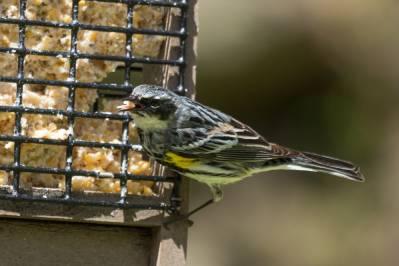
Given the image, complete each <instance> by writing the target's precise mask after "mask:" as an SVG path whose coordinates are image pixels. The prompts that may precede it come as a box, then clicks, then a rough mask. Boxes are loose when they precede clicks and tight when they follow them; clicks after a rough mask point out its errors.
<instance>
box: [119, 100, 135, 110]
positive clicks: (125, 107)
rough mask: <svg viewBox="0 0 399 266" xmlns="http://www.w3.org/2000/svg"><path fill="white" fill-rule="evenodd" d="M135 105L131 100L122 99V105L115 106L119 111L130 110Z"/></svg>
mask: <svg viewBox="0 0 399 266" xmlns="http://www.w3.org/2000/svg"><path fill="white" fill-rule="evenodd" d="M135 107H136V105H135V104H134V103H133V102H132V101H127V100H126V101H123V104H122V105H119V106H117V107H116V108H117V109H118V111H119V112H123V111H131V110H133V109H134V108H135Z"/></svg>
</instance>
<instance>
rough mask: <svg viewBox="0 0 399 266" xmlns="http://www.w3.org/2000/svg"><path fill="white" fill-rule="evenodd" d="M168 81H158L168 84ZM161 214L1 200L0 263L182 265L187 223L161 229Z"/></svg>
mask: <svg viewBox="0 0 399 266" xmlns="http://www.w3.org/2000/svg"><path fill="white" fill-rule="evenodd" d="M188 2H189V8H188V10H187V12H188V13H187V18H188V38H187V39H186V51H185V59H186V62H187V65H186V67H185V86H186V88H187V89H188V91H189V93H190V94H191V95H194V92H195V72H196V65H195V63H196V47H197V33H198V24H197V23H198V19H197V0H188ZM171 23H173V20H172V22H171ZM165 50H168V49H165ZM144 71H145V72H144V76H145V75H146V73H152V74H150V76H152V78H154V73H156V72H155V69H150V68H147V67H145V68H144ZM165 71H167V72H168V73H169V71H172V70H170V69H168V70H162V72H163V73H162V74H165ZM158 73H159V72H158ZM150 76H148V77H150ZM158 77H159V76H158ZM170 80H172V79H163V80H162V81H161V83H162V84H163V85H166V86H168V85H172V83H170V82H171V81H170ZM180 190H181V196H182V208H181V212H182V213H186V212H187V211H188V195H189V192H188V181H187V180H186V179H185V178H183V180H182V183H181V185H180ZM165 215H166V214H165V213H164V212H162V211H157V210H131V209H127V210H122V209H115V208H112V207H100V206H84V205H72V204H70V205H64V204H56V203H47V202H45V201H41V202H27V201H9V200H1V201H0V240H1V241H0V249H1V250H2V251H3V254H4V256H3V257H2V259H1V263H0V264H1V265H86V266H90V265H119V266H122V265H151V266H169V265H173V266H181V265H185V262H186V252H187V231H188V226H187V224H186V223H185V222H178V223H175V224H172V225H170V226H169V230H168V229H165V228H164V227H162V226H161V222H162V220H163V218H164V217H165Z"/></svg>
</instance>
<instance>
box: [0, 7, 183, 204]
mask: <svg viewBox="0 0 399 266" xmlns="http://www.w3.org/2000/svg"><path fill="white" fill-rule="evenodd" d="M86 1H93V2H106V3H123V4H125V5H127V14H126V18H127V19H126V22H127V23H126V25H127V26H126V27H115V26H101V25H91V24H83V23H80V22H79V20H78V12H79V0H72V22H71V23H60V22H52V21H42V20H29V19H27V18H26V16H25V10H26V3H27V0H20V1H19V18H7V17H0V24H2V23H7V24H17V25H18V27H19V37H18V44H19V45H18V47H17V48H5V47H0V52H5V53H10V54H16V55H17V56H18V69H17V71H18V72H17V76H16V77H4V76H0V82H8V83H16V101H15V104H14V105H13V106H0V112H12V113H14V114H15V126H14V134H13V135H0V141H13V142H14V143H15V145H14V163H13V165H0V170H4V171H10V172H13V176H14V178H13V186H12V193H0V198H3V199H12V200H28V201H29V200H30V201H46V202H58V203H59V202H61V203H72V204H86V205H102V206H116V207H122V208H137V209H159V210H168V211H174V210H176V208H177V207H178V205H179V198H178V195H175V193H176V190H177V189H174V195H172V198H171V199H169V201H168V202H156V203H154V202H152V203H151V202H145V201H142V200H141V201H140V202H138V201H135V200H132V199H130V198H128V197H127V187H126V183H127V180H136V181H137V180H151V181H155V182H173V183H174V184H175V187H177V186H178V183H179V180H178V177H167V176H138V175H133V174H129V173H128V172H127V166H128V152H129V150H136V151H141V146H140V145H133V144H130V143H129V141H128V132H129V122H130V120H131V118H130V117H129V116H128V115H127V114H111V113H106V112H79V111H75V110H74V106H75V93H76V89H77V88H85V89H106V90H113V91H119V92H125V93H130V92H131V91H132V89H133V84H132V82H131V71H132V69H134V67H133V66H132V64H134V63H141V64H158V65H170V66H176V67H178V69H179V80H178V86H177V87H176V88H175V91H176V92H177V93H179V94H185V93H186V91H185V90H184V70H185V58H184V55H185V46H186V45H185V38H186V36H187V32H186V29H187V15H186V13H187V8H188V4H187V3H186V1H185V0H173V1H172V0H86ZM136 5H150V6H160V7H169V8H178V9H179V10H180V16H181V18H180V22H179V24H180V25H179V27H180V29H179V30H178V31H171V30H158V29H157V30H153V29H138V28H135V27H133V13H134V12H133V10H134V7H135V6H136ZM26 26H44V27H53V28H63V29H70V31H71V47H70V50H69V51H67V52H59V51H38V50H33V49H28V48H26V47H25V30H26ZM81 29H83V30H96V31H102V32H118V33H124V34H125V35H126V48H125V56H110V55H99V54H87V53H81V52H79V51H78V49H77V41H78V40H77V36H78V32H79V30H81ZM133 34H145V35H160V36H168V37H178V38H179V39H180V47H179V48H180V51H181V54H180V57H179V58H178V59H177V60H170V59H154V58H149V57H136V56H134V55H133V44H132V36H133ZM26 55H40V56H52V57H55V56H58V57H64V58H68V59H69V64H70V70H69V78H68V80H66V81H61V80H44V79H35V78H25V77H24V60H25V56H26ZM78 59H95V60H108V61H119V62H124V83H123V84H105V83H87V82H79V81H77V79H76V62H77V60H78ZM24 84H41V85H52V86H63V87H67V88H68V104H67V109H66V110H54V109H42V108H28V107H24V106H23V105H22V93H23V86H24ZM25 113H27V114H43V115H63V116H66V117H67V119H68V120H67V121H68V128H69V129H70V130H69V132H70V133H69V135H68V138H67V139H66V140H56V139H43V138H32V137H28V136H24V135H22V134H21V131H22V127H21V118H22V115H23V114H25ZM77 117H79V118H97V119H110V120H119V121H122V138H121V140H122V141H121V143H103V142H101V143H100V142H92V141H85V140H78V139H75V136H74V134H73V130H72V129H73V126H74V121H75V118H77ZM22 143H38V144H50V145H63V146H66V162H65V168H48V167H30V166H25V165H23V164H21V145H22ZM77 146H80V147H93V148H112V149H119V150H121V167H120V172H119V173H114V174H112V177H113V178H116V179H119V180H120V185H121V192H120V198H119V200H117V201H110V200H93V199H90V197H86V198H80V197H79V198H76V197H74V196H73V194H72V177H73V176H87V177H88V176H92V177H97V178H110V174H109V173H101V172H97V171H86V170H76V169H73V168H72V163H73V158H72V152H73V148H74V147H77ZM23 172H30V173H43V174H60V175H64V176H65V192H64V195H63V197H51V198H46V197H42V196H41V197H38V196H33V195H31V194H26V193H22V192H21V190H20V187H19V182H20V174H21V173H23Z"/></svg>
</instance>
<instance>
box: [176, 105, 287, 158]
mask: <svg viewBox="0 0 399 266" xmlns="http://www.w3.org/2000/svg"><path fill="white" fill-rule="evenodd" d="M200 107H202V108H195V109H194V110H196V112H198V113H195V114H191V116H190V117H196V120H197V121H194V122H195V123H196V125H194V126H193V121H187V120H185V121H183V122H182V123H180V124H179V126H178V127H174V128H173V130H171V131H170V132H169V133H170V134H169V135H170V136H169V141H168V143H170V146H169V147H168V150H169V151H172V152H174V153H177V154H179V155H181V156H184V157H195V158H203V159H209V160H213V161H236V160H240V161H248V162H256V161H265V160H269V159H274V158H281V157H285V156H287V154H288V153H289V152H290V151H289V150H287V149H284V148H282V147H281V146H278V145H276V144H272V143H269V142H267V141H266V140H265V139H264V138H263V137H261V136H260V135H259V134H258V133H257V132H256V131H254V130H253V129H251V128H250V127H249V126H247V125H245V124H243V123H241V122H239V121H238V120H236V119H234V118H231V117H229V116H227V115H225V114H223V113H221V112H219V111H217V110H214V109H209V108H206V109H203V106H200Z"/></svg>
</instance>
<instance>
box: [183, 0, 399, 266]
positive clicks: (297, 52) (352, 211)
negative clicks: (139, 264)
mask: <svg viewBox="0 0 399 266" xmlns="http://www.w3.org/2000/svg"><path fill="white" fill-rule="evenodd" d="M199 2H200V6H199V7H200V9H199V15H200V36H199V58H198V85H197V89H198V94H197V99H198V100H199V101H201V102H203V103H205V104H207V105H210V106H213V107H215V108H218V109H221V110H222V111H225V112H227V113H230V114H232V115H233V116H235V117H236V118H238V119H240V120H242V121H245V122H246V123H247V124H249V125H251V126H252V127H253V128H254V129H256V130H257V131H258V132H259V133H261V134H263V135H264V136H265V137H266V138H267V139H268V140H270V141H272V142H276V143H280V144H284V145H286V146H289V147H292V148H296V149H301V150H307V151H313V152H318V153H322V154H326V155H331V156H335V157H339V158H342V159H346V160H351V161H354V162H356V163H357V164H359V165H360V166H361V168H362V170H363V173H364V175H365V176H366V178H367V182H366V183H363V184H361V183H354V182H350V181H347V180H343V179H340V178H336V177H332V176H328V175H324V174H315V173H308V172H272V173H267V174H259V175H256V176H254V177H251V178H248V179H247V180H245V181H243V182H241V183H237V184H234V185H230V186H227V187H225V189H224V191H225V198H224V200H223V201H222V202H220V203H218V204H215V205H213V206H211V207H209V208H207V209H205V210H203V211H202V212H200V213H198V214H196V215H195V216H193V220H194V222H195V224H194V226H193V227H192V228H191V229H190V235H189V245H188V265H190V266H203V265H211V266H213V265H217V266H236V265H237V266H239V265H273V266H279V265H283V266H286V265H295V266H301V265H306V266H311V265H318V266H320V265H322V266H324V265H334V266H335V265H363V266H367V265H373V266H374V265H398V264H399V253H398V252H397V246H396V245H397V244H399V229H398V228H397V224H398V222H399V215H398V212H397V211H398V209H399V193H398V192H399V178H398V177H397V175H398V174H397V173H398V170H399V169H398V168H399V163H398V161H399V149H398V147H399V123H398V117H399V116H398V115H399V104H398V93H399V90H398V88H399V75H398V74H399V73H398V72H399V33H398V32H397V27H398V25H399V3H398V2H395V1H388V0H378V1H377V0H374V1H371V0H361V1H360V0H346V1H332V0H325V1H324V0H323V1H321V0H252V1H243V0H217V1H214V0H200V1H199ZM191 189H192V198H191V206H192V207H194V206H197V205H198V204H200V203H202V202H203V201H204V200H207V199H208V198H209V197H210V194H209V191H208V189H207V187H205V186H204V185H202V184H199V183H196V182H192V184H191Z"/></svg>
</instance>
